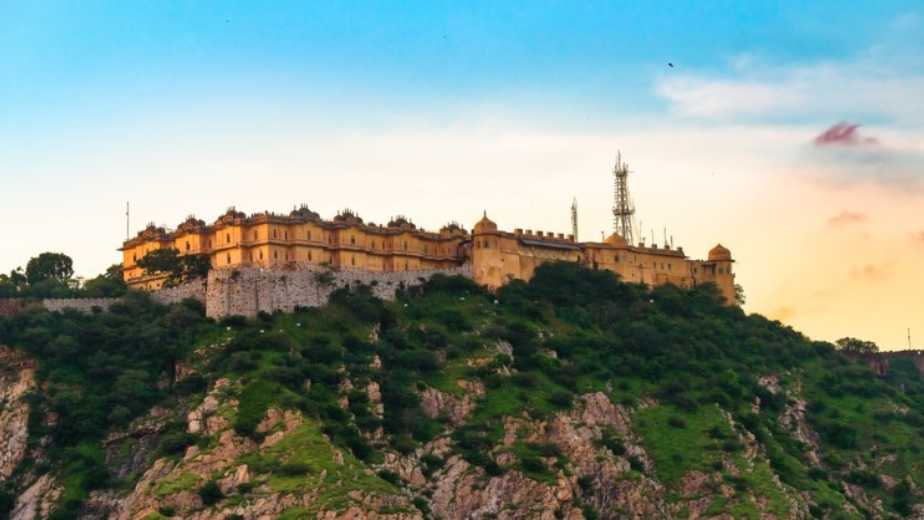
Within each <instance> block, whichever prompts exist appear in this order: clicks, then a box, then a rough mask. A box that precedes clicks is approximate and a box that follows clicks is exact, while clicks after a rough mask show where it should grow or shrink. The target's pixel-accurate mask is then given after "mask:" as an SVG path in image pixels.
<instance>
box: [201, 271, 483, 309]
mask: <svg viewBox="0 0 924 520" xmlns="http://www.w3.org/2000/svg"><path fill="white" fill-rule="evenodd" d="M438 273H439V274H446V275H462V276H466V277H469V278H471V277H472V270H471V266H470V265H469V264H466V265H463V266H461V267H457V268H452V269H440V270H428V271H398V272H379V273H377V272H370V271H359V270H356V271H353V270H330V269H327V268H325V267H318V266H305V267H303V268H300V269H298V270H291V271H270V270H263V269H257V268H245V269H235V270H231V269H215V270H212V271H211V272H210V273H209V280H208V292H207V296H206V304H205V307H206V312H207V314H208V316H209V317H212V318H221V317H224V316H235V315H241V316H248V317H251V316H256V315H257V313H259V312H261V311H264V312H273V311H277V310H281V311H285V312H291V311H293V310H294V309H295V307H296V306H300V307H318V306H321V305H324V304H325V303H327V298H328V297H329V296H330V293H331V292H333V291H334V290H335V289H338V288H340V287H344V286H346V285H354V284H365V285H368V286H370V287H371V288H372V291H373V292H374V293H375V295H376V296H378V297H379V298H382V299H384V300H391V299H394V297H395V292H396V291H397V290H398V288H400V287H401V286H404V287H412V286H415V285H420V284H421V283H423V282H424V281H426V280H427V279H429V278H430V277H431V276H433V275H435V274H438ZM328 274H329V276H328ZM324 277H329V278H330V283H329V284H328V283H323V281H322V278H324Z"/></svg>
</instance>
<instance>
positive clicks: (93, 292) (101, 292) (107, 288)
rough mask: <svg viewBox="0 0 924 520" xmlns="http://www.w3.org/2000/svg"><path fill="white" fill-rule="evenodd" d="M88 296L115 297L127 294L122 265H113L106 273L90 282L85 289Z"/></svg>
mask: <svg viewBox="0 0 924 520" xmlns="http://www.w3.org/2000/svg"><path fill="white" fill-rule="evenodd" d="M83 289H84V292H85V293H86V295H87V296H92V297H97V298H101V297H113V296H121V295H122V294H125V290H126V285H125V280H124V279H123V277H122V264H113V265H111V266H109V267H108V268H107V269H106V272H105V273H103V274H101V275H99V276H97V277H96V278H93V279H92V280H88V281H87V283H86V284H85V285H84V287H83Z"/></svg>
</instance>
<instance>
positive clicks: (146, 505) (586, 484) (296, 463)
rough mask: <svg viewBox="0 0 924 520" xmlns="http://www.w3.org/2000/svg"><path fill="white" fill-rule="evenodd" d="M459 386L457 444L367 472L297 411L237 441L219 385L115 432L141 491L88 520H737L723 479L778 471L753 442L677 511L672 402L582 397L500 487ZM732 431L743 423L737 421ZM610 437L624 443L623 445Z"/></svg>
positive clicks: (513, 423)
mask: <svg viewBox="0 0 924 520" xmlns="http://www.w3.org/2000/svg"><path fill="white" fill-rule="evenodd" d="M5 356H6V357H5V358H4V359H7V360H8V361H9V362H10V363H12V362H13V360H16V362H17V363H20V366H21V367H22V368H20V369H19V370H8V371H7V374H6V375H5V377H4V378H3V379H2V380H0V381H2V387H0V392H2V393H0V395H4V396H5V399H6V400H7V402H8V403H15V404H13V405H12V406H11V405H7V406H6V407H5V409H4V412H3V415H0V419H2V421H3V422H2V423H0V424H2V425H3V427H4V432H9V435H7V436H6V437H4V438H7V439H9V440H8V442H7V448H5V451H4V459H3V461H4V466H3V467H4V470H5V471H8V472H12V469H13V468H14V467H15V466H16V463H17V462H18V461H19V460H21V459H22V457H23V456H24V454H25V441H26V438H27V435H26V418H27V416H28V408H27V407H24V406H25V405H24V403H22V402H21V399H20V400H17V399H18V398H19V397H21V396H22V395H23V394H24V393H25V392H26V391H27V390H28V389H29V388H30V385H31V384H32V378H31V376H32V369H31V368H27V367H28V363H24V361H25V359H24V358H23V357H21V356H18V355H17V354H15V353H12V352H10V351H6V352H5ZM457 384H458V385H459V387H460V388H462V389H463V390H464V394H463V395H461V396H452V395H449V394H446V393H444V392H440V391H439V390H436V389H433V388H426V389H423V390H421V397H422V407H423V409H424V410H425V412H426V413H428V414H431V415H432V416H433V417H438V416H440V417H445V418H447V421H446V425H447V427H446V430H445V432H444V434H443V435H440V436H439V437H437V438H436V439H434V440H433V441H431V442H428V443H427V444H425V445H423V446H421V447H419V448H418V449H416V450H414V451H413V452H411V453H400V452H398V451H396V450H394V449H392V448H391V447H389V446H388V445H387V443H384V442H382V443H380V444H379V446H380V447H381V448H382V449H383V452H384V457H383V459H382V460H381V461H379V462H376V463H372V464H362V463H360V462H359V461H357V460H356V459H355V458H354V457H353V456H352V455H350V454H349V453H348V452H345V451H343V450H342V449H339V448H337V447H335V446H334V445H333V444H332V443H331V442H330V440H329V439H328V438H327V437H326V435H324V434H323V433H321V432H320V431H319V429H318V425H317V423H315V422H314V421H313V420H311V419H306V418H305V417H303V415H302V414H301V413H299V412H296V411H289V410H280V409H278V408H271V409H270V410H269V411H268V412H267V414H266V416H265V417H264V418H263V420H262V421H261V422H260V424H259V426H258V428H257V431H258V433H259V434H261V436H262V440H260V441H255V440H253V439H252V438H249V437H243V436H241V435H239V434H237V433H236V432H235V431H234V429H233V428H232V426H231V421H230V418H231V417H233V416H234V414H235V413H236V412H237V408H238V406H239V400H238V396H239V393H240V388H239V387H238V386H237V385H236V384H235V383H234V382H232V381H230V380H229V379H219V380H218V381H216V382H215V383H214V385H213V386H212V387H211V388H210V389H209V391H208V392H207V394H206V395H205V397H204V399H202V400H201V402H199V403H188V404H189V408H188V409H186V408H180V409H175V410H167V409H164V408H155V409H154V410H152V411H151V413H150V414H148V415H147V416H145V417H142V418H140V419H138V420H136V421H134V422H133V424H132V425H131V427H130V428H128V429H126V430H125V431H119V432H113V433H112V434H111V435H110V436H109V437H108V438H107V439H106V442H105V445H106V451H107V464H108V465H109V467H110V470H111V472H112V473H113V474H114V475H117V476H123V477H128V478H129V479H130V478H131V475H132V474H136V475H137V476H136V477H135V484H134V486H133V487H132V488H130V489H127V490H123V491H116V490H104V491H95V492H93V493H92V495H91V497H90V498H89V500H87V502H86V503H85V505H84V507H83V510H82V512H81V514H80V517H81V518H87V519H104V518H112V519H120V520H134V519H137V520H141V519H148V520H153V519H160V518H163V517H166V516H176V517H178V518H189V519H197V520H204V519H209V518H245V519H271V518H324V519H330V520H333V519H358V518H371V519H392V520H406V519H422V518H428V517H432V518H444V519H467V518H484V519H487V518H496V519H510V520H513V519H532V518H538V519H546V520H552V519H557V518H567V519H572V520H578V519H584V518H586V516H585V512H586V511H588V510H592V511H595V512H596V514H598V515H599V517H601V518H636V519H642V518H729V515H714V514H712V513H711V512H710V507H711V506H713V504H714V503H715V502H716V501H717V500H728V499H732V498H733V497H735V495H736V492H735V490H734V489H732V488H731V487H730V486H729V485H728V484H727V483H726V482H725V481H724V480H723V478H722V472H729V471H730V472H733V473H736V474H740V473H741V472H743V471H750V470H753V467H754V466H755V465H759V464H766V457H765V454H764V453H762V450H761V448H760V446H759V445H758V444H757V443H756V442H755V440H754V439H753V437H750V438H749V437H747V436H746V435H743V434H739V441H740V442H742V443H743V444H744V445H745V446H746V450H745V454H744V465H743V466H740V467H739V465H737V464H738V462H740V461H738V462H736V461H734V460H732V458H731V457H728V458H727V459H726V460H723V461H722V466H721V467H717V470H716V471H715V472H701V471H694V472H690V473H689V474H686V475H684V476H683V480H682V484H681V486H680V487H679V491H675V493H679V495H678V496H674V497H670V499H669V497H668V496H667V493H668V491H667V489H666V487H665V486H664V484H663V483H661V482H659V481H658V480H657V479H656V478H655V477H654V476H653V473H652V471H651V470H652V468H653V465H654V462H653V461H652V459H651V457H650V456H649V454H648V453H647V451H646V449H645V447H644V445H643V443H642V441H641V439H640V438H639V436H638V435H637V433H636V431H635V429H634V427H633V420H634V415H635V413H636V411H638V410H644V409H646V408H649V407H657V406H658V403H657V402H655V401H647V402H644V403H642V404H640V405H639V408H637V409H632V408H627V407H625V406H622V405H620V404H615V403H613V402H612V400H611V399H610V398H609V397H607V395H606V394H605V393H603V392H595V393H589V394H585V395H582V396H580V398H579V399H578V400H577V402H576V403H575V404H574V406H573V407H572V408H571V409H570V410H567V411H562V412H559V413H556V414H553V415H552V416H549V417H546V418H544V419H542V420H537V419H532V418H530V417H529V416H528V415H526V414H522V415H512V416H507V417H505V418H504V421H503V432H502V435H501V438H500V439H501V440H500V442H498V443H497V444H496V445H495V446H494V447H493V448H492V449H491V456H492V458H493V459H494V461H495V462H496V463H497V464H498V465H499V467H502V468H507V471H504V473H503V474H502V475H490V474H488V473H486V471H485V470H484V469H483V468H481V467H477V466H472V465H471V464H470V463H469V462H467V461H466V460H465V459H464V458H463V457H462V456H460V455H459V454H457V453H455V452H454V450H453V449H452V440H451V435H452V432H453V431H454V429H455V427H456V426H458V425H459V424H461V423H462V422H463V421H464V419H465V417H466V416H467V415H469V414H470V413H471V412H472V411H473V410H474V409H475V407H476V406H477V403H478V399H479V397H481V396H483V395H484V388H483V387H482V386H481V385H480V384H479V383H473V382H470V381H464V380H460V381H458V383H457ZM767 384H768V385H772V384H773V383H772V381H771V382H768V383H767ZM348 388H349V386H348V385H347V386H346V387H345V388H344V390H345V391H346V390H347V389H348ZM367 391H368V394H369V396H370V398H371V402H372V403H373V405H376V404H378V399H379V398H380V396H379V390H378V388H377V387H376V386H374V385H370V387H369V388H367ZM344 399H345V398H344ZM178 418H179V419H181V420H182V421H183V425H184V428H185V430H186V432H187V433H189V434H194V435H197V436H199V439H200V440H199V442H197V443H196V444H193V445H190V446H187V447H186V448H185V449H184V450H182V452H181V453H178V454H176V455H174V456H154V455H155V453H156V450H155V447H156V446H157V444H158V440H159V439H160V438H162V437H163V435H164V432H165V431H166V429H167V428H168V425H169V424H170V423H171V422H172V421H175V420H177V419H178ZM727 420H728V421H732V419H731V416H730V415H728V416H727ZM782 421H783V422H784V424H786V426H787V427H789V428H792V429H794V430H795V431H798V432H800V434H802V435H805V436H807V437H809V438H811V437H812V436H813V435H814V434H813V433H812V432H811V431H810V429H809V428H808V426H807V425H806V424H805V423H804V420H803V419H802V418H801V416H800V412H799V403H798V402H796V403H794V404H793V405H792V407H791V408H787V410H786V412H785V413H784V415H783V418H782ZM731 428H732V430H734V425H733V424H732V425H731ZM608 438H618V439H620V442H619V444H618V446H616V445H614V444H613V443H611V442H607V439H608ZM524 443H525V444H528V445H531V446H545V447H548V448H547V449H548V456H544V457H542V458H541V464H542V465H543V466H544V468H541V471H540V473H542V474H543V475H544V476H543V477H541V478H537V477H536V476H535V475H529V474H527V473H524V472H523V471H521V470H518V469H514V468H516V467H517V463H518V462H522V461H520V460H519V459H518V455H517V450H518V446H521V445H523V444H524ZM434 461H437V462H434ZM385 472H388V473H389V474H392V475H394V477H391V478H388V479H385V480H383V478H381V477H380V475H384V474H386V473H385ZM8 475H9V473H5V474H4V476H8ZM768 479H769V481H768V482H767V485H768V486H772V487H774V488H775V489H776V491H777V492H778V493H779V494H780V495H781V496H782V497H784V500H785V501H786V504H787V514H785V515H779V514H777V513H778V511H775V510H774V509H773V507H772V505H771V504H770V503H769V502H768V501H767V500H766V499H765V498H763V497H751V498H753V503H754V504H756V509H757V512H758V513H759V515H760V517H761V518H767V519H769V518H781V517H786V518H808V517H809V514H808V508H807V504H808V501H807V500H806V498H805V497H803V496H801V495H799V494H798V493H795V492H793V491H792V490H790V489H787V487H786V486H784V485H783V484H781V483H780V482H779V480H778V479H776V478H773V476H772V475H770V476H768ZM207 482H213V483H215V486H216V488H217V492H216V493H215V498H214V499H212V500H209V502H210V503H208V504H207V503H206V502H205V500H206V499H205V498H204V497H203V496H202V493H200V490H201V489H202V488H203V486H204V484H205V483H207ZM60 493H61V486H60V483H57V482H55V481H54V478H53V477H52V476H50V475H43V476H41V477H40V478H38V479H36V480H35V481H34V482H33V483H32V484H31V485H29V486H28V487H27V488H26V489H25V490H24V491H23V492H22V493H21V494H20V496H19V497H18V498H17V505H16V508H15V510H14V512H13V513H12V518H13V519H15V520H31V519H38V518H45V517H47V516H48V514H49V512H50V511H51V509H52V507H53V504H54V501H55V499H57V498H58V496H59V495H60Z"/></svg>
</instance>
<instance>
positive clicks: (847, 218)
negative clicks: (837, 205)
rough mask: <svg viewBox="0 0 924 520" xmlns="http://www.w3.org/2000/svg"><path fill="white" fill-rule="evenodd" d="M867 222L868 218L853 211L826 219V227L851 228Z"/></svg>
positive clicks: (843, 212)
mask: <svg viewBox="0 0 924 520" xmlns="http://www.w3.org/2000/svg"><path fill="white" fill-rule="evenodd" d="M867 220H869V217H867V215H866V214H865V213H857V212H854V211H846V210H845V211H841V212H840V213H838V214H837V215H835V216H833V217H831V218H829V219H828V226H830V227H836V228H839V227H845V226H851V225H854V224H862V223H864V222H866V221H867Z"/></svg>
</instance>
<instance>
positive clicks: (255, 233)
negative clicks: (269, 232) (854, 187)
mask: <svg viewBox="0 0 924 520" xmlns="http://www.w3.org/2000/svg"><path fill="white" fill-rule="evenodd" d="M258 236H259V235H258V234H257V232H256V231H254V232H253V239H254V240H256V239H257V237H258Z"/></svg>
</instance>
